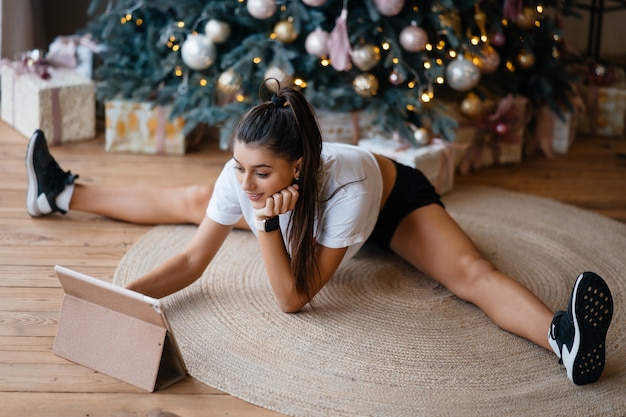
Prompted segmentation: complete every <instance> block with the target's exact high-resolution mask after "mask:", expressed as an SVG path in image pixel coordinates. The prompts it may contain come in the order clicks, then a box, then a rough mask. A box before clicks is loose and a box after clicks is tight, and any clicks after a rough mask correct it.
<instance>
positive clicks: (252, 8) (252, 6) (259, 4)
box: [246, 0, 277, 20]
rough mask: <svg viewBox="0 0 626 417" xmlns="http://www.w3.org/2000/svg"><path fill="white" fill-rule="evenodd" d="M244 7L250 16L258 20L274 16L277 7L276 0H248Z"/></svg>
mask: <svg viewBox="0 0 626 417" xmlns="http://www.w3.org/2000/svg"><path fill="white" fill-rule="evenodd" d="M246 7H247V9H248V13H250V16H252V17H254V18H255V19H259V20H263V19H267V18H270V17H272V16H274V13H276V8H277V6H276V0H248V3H247V4H246Z"/></svg>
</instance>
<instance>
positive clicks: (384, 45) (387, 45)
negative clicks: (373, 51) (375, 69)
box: [380, 41, 391, 51]
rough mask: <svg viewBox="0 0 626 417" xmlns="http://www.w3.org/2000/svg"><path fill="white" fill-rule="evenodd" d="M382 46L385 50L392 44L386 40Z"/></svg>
mask: <svg viewBox="0 0 626 417" xmlns="http://www.w3.org/2000/svg"><path fill="white" fill-rule="evenodd" d="M380 47H381V48H383V50H384V51H388V50H389V49H390V48H391V44H390V43H389V42H387V41H385V42H383V43H382V45H380Z"/></svg>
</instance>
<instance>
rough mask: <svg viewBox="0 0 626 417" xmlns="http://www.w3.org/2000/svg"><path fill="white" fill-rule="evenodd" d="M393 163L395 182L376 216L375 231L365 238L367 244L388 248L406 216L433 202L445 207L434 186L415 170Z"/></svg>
mask: <svg viewBox="0 0 626 417" xmlns="http://www.w3.org/2000/svg"><path fill="white" fill-rule="evenodd" d="M393 162H394V164H395V165H396V172H397V175H396V183H395V184H394V185H393V189H392V190H391V193H390V194H389V198H387V201H386V202H385V205H384V206H383V209H382V210H381V211H380V213H378V220H376V225H375V226H374V231H373V232H372V234H371V235H370V237H369V238H368V239H367V241H368V242H370V243H375V244H377V245H378V246H381V247H383V248H389V243H391V238H392V237H393V234H394V233H395V231H396V229H397V228H398V225H399V224H400V222H401V221H402V220H403V219H404V218H405V217H406V216H408V215H409V213H411V212H412V211H414V210H416V209H418V208H420V207H424V206H427V205H429V204H433V203H434V204H439V205H440V206H441V207H444V205H443V202H442V201H441V198H440V197H439V194H437V192H436V191H435V187H433V185H432V184H431V183H430V181H428V178H426V176H425V175H424V174H422V173H421V172H420V171H419V170H416V169H414V168H411V167H408V166H406V165H402V164H399V163H397V162H395V161H393Z"/></svg>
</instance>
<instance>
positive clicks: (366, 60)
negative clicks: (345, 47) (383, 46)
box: [350, 44, 380, 71]
mask: <svg viewBox="0 0 626 417" xmlns="http://www.w3.org/2000/svg"><path fill="white" fill-rule="evenodd" d="M350 56H351V58H352V63H353V64H354V65H355V66H356V67H357V68H358V69H360V70H361V71H369V70H371V69H372V68H374V67H375V66H376V64H378V62H379V61H380V48H379V47H378V46H376V45H370V44H363V45H358V46H356V47H354V48H353V49H352V54H351V55H350Z"/></svg>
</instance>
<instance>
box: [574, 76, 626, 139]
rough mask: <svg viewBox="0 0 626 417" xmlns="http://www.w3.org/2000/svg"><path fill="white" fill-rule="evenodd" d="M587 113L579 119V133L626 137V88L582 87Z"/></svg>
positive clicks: (615, 86) (582, 113)
mask: <svg viewBox="0 0 626 417" xmlns="http://www.w3.org/2000/svg"><path fill="white" fill-rule="evenodd" d="M580 94H581V97H583V99H584V100H585V107H586V111H584V112H581V113H580V117H579V118H578V129H577V131H578V133H581V134H585V135H602V136H612V137H624V134H625V131H624V126H625V118H626V86H625V85H621V84H620V85H614V86H610V87H599V86H589V85H583V86H580Z"/></svg>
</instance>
